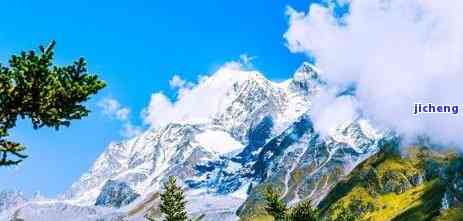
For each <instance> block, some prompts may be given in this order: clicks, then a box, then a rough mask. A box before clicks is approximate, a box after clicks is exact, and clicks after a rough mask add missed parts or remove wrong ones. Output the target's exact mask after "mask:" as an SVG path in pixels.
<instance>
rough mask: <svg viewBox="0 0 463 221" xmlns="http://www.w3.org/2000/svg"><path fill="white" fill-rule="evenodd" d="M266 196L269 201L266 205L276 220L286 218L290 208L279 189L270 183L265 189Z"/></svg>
mask: <svg viewBox="0 0 463 221" xmlns="http://www.w3.org/2000/svg"><path fill="white" fill-rule="evenodd" d="M264 198H265V201H266V203H267V205H266V206H265V210H266V211H267V213H268V214H270V215H271V216H273V218H274V219H275V221H283V220H285V219H286V213H287V210H288V208H287V206H286V203H285V202H284V201H283V199H282V198H281V197H280V194H279V193H278V191H275V189H273V187H272V186H271V185H268V186H267V187H266V189H265V193H264Z"/></svg>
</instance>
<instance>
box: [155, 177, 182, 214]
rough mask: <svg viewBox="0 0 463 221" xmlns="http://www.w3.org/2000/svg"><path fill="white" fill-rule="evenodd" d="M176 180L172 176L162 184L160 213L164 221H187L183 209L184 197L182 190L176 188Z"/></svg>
mask: <svg viewBox="0 0 463 221" xmlns="http://www.w3.org/2000/svg"><path fill="white" fill-rule="evenodd" d="M176 182H177V179H176V178H175V177H174V176H171V177H169V180H168V181H167V182H166V183H165V184H164V192H163V193H162V194H161V206H160V209H161V212H162V213H163V214H164V218H165V221H187V220H188V217H187V213H186V209H185V204H186V201H185V195H184V193H183V190H182V189H181V188H180V187H178V186H177V183H176Z"/></svg>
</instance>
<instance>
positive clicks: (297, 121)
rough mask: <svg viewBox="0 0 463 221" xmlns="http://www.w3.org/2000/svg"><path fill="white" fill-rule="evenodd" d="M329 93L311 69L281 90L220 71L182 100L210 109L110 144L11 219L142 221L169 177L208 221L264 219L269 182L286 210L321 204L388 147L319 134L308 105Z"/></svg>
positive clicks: (359, 129) (241, 73)
mask: <svg viewBox="0 0 463 221" xmlns="http://www.w3.org/2000/svg"><path fill="white" fill-rule="evenodd" d="M327 87H328V86H327V85H326V83H324V82H323V80H322V79H321V73H320V72H319V71H318V70H317V69H316V68H315V67H314V66H312V65H310V64H308V63H304V64H303V65H302V66H301V67H300V68H299V69H298V70H297V71H296V73H295V74H294V76H293V78H292V79H289V80H287V81H285V82H282V83H274V82H272V81H269V80H267V79H266V78H265V77H264V76H263V75H261V74H260V73H258V72H256V71H247V70H237V69H236V68H227V67H224V68H222V69H221V70H219V71H218V72H217V73H216V74H214V75H212V76H211V77H208V78H207V79H205V80H203V81H201V83H200V84H199V85H197V86H196V87H195V88H192V89H191V91H190V92H189V94H187V95H185V94H184V95H182V96H184V97H186V98H185V99H190V98H191V99H193V98H194V95H195V94H198V93H199V92H202V91H208V92H210V91H213V92H214V93H213V94H212V95H211V96H216V97H213V98H211V99H210V100H211V104H209V105H212V106H207V107H198V108H210V109H211V110H213V111H209V112H200V114H199V115H194V114H193V112H191V113H183V112H175V111H173V113H172V114H179V115H181V116H179V117H178V118H172V121H171V122H168V123H167V124H165V125H159V126H158V127H153V128H150V129H148V130H147V131H145V132H144V133H142V134H140V135H139V136H137V137H134V138H132V139H130V140H127V141H123V142H121V143H113V144H110V145H109V147H108V148H107V149H106V150H105V151H104V152H103V153H102V154H101V155H100V157H99V158H98V159H97V160H96V161H95V163H94V165H93V166H92V168H91V169H90V170H89V171H88V172H87V173H85V174H84V175H83V176H82V177H81V178H80V179H79V180H78V181H77V182H75V183H74V184H73V185H72V186H71V188H70V190H69V191H68V192H66V193H65V194H63V196H62V198H61V199H57V200H52V201H44V202H30V203H27V204H25V205H23V206H20V207H18V208H16V209H13V210H12V211H13V213H14V214H15V215H16V216H17V217H26V218H27V217H30V216H29V215H28V214H31V213H30V211H31V210H41V211H44V212H43V213H42V214H47V212H45V211H50V214H56V213H57V212H56V211H60V209H59V208H61V207H62V206H63V205H69V207H68V208H69V212H70V213H69V214H73V213H74V212H75V211H81V212H82V214H83V215H82V216H81V218H83V219H84V220H85V219H88V220H92V219H93V218H92V217H98V214H100V215H101V217H100V218H104V219H108V220H111V219H117V218H118V217H120V216H121V214H122V216H125V218H126V219H128V220H143V215H144V213H145V212H146V211H147V209H148V208H149V207H150V206H155V205H156V204H158V203H159V197H158V196H159V191H160V190H161V186H162V183H163V182H164V181H165V180H166V179H167V178H168V176H176V177H177V178H178V180H179V182H180V184H181V185H183V186H184V188H185V190H186V195H187V199H188V201H189V204H188V205H187V207H188V211H189V212H190V213H191V214H193V215H200V214H205V215H206V217H205V220H217V219H224V220H237V219H238V216H237V215H240V216H241V217H242V218H246V217H251V216H253V214H260V213H262V210H261V203H262V202H261V201H260V200H259V190H260V189H261V188H262V186H264V185H267V184H269V183H272V184H274V185H278V186H280V187H281V188H282V189H283V190H284V193H285V200H287V201H288V202H296V201H299V200H301V199H306V198H309V199H312V200H314V202H319V201H321V200H322V199H323V198H324V196H325V195H326V194H327V193H328V192H329V190H330V189H331V188H333V187H334V186H335V185H336V183H337V182H338V181H339V180H340V179H341V178H342V177H344V176H346V175H348V174H349V173H350V171H351V170H352V169H353V168H354V167H355V166H356V165H358V164H359V163H361V162H362V161H363V160H365V159H367V158H368V157H370V156H371V155H373V154H375V153H377V152H378V151H379V150H380V148H381V146H382V145H383V144H384V142H386V141H387V140H388V139H390V136H388V135H386V134H384V133H381V132H379V131H377V130H375V129H373V128H372V127H371V125H370V123H369V122H368V120H366V119H356V120H354V121H352V122H345V123H344V124H342V125H338V127H337V128H336V129H335V130H333V131H334V132H333V133H332V134H329V135H327V136H321V135H320V134H318V133H317V132H316V131H315V129H314V127H313V123H312V119H311V101H312V100H313V99H314V98H315V97H316V96H317V95H318V94H319V93H320V91H323V90H328V88H327ZM344 96H348V95H344ZM212 101H214V102H212ZM179 102H194V100H181V101H179ZM204 105H206V104H204ZM204 202H209V203H204ZM95 205H97V206H95ZM31 208H33V209H31ZM238 208H239V211H238ZM237 212H238V213H237ZM66 214H68V213H65V212H63V216H66V217H67V216H68V215H66ZM85 214H87V215H85ZM58 216H59V215H53V216H52V217H53V219H51V218H50V217H45V218H44V219H46V218H50V220H55V219H57V218H56V217H58ZM26 220H27V219H26ZM71 220H72V219H71Z"/></svg>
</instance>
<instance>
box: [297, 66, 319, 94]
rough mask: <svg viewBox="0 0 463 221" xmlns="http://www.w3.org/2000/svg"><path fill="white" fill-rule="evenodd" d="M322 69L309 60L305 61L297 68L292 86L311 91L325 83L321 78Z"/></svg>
mask: <svg viewBox="0 0 463 221" xmlns="http://www.w3.org/2000/svg"><path fill="white" fill-rule="evenodd" d="M320 73H321V72H320V70H319V69H318V68H317V67H315V66H314V65H313V64H310V63H309V62H303V63H302V65H301V66H299V68H298V69H297V70H296V72H295V73H294V75H293V79H292V82H291V83H292V87H293V88H296V89H298V90H302V91H304V92H308V93H311V92H312V91H314V89H316V88H317V87H319V86H320V85H322V84H324V83H323V81H322V80H321V79H320Z"/></svg>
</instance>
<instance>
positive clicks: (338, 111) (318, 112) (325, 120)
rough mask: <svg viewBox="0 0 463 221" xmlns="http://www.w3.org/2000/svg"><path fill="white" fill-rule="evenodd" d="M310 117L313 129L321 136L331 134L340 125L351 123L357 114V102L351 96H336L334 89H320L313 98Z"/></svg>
mask: <svg viewBox="0 0 463 221" xmlns="http://www.w3.org/2000/svg"><path fill="white" fill-rule="evenodd" d="M313 103H314V104H317V105H314V106H313V107H312V112H311V117H312V120H313V122H314V129H315V130H316V131H317V132H319V133H320V134H321V135H323V136H328V135H333V134H334V133H335V131H336V129H337V128H339V126H340V125H344V124H346V123H351V122H352V121H354V120H355V119H357V118H358V117H359V116H358V110H357V109H358V104H357V102H356V100H355V99H354V98H353V97H351V96H342V97H336V95H335V92H334V91H329V90H326V91H325V90H321V91H320V94H319V95H318V96H317V97H315V99H314V100H313Z"/></svg>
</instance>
